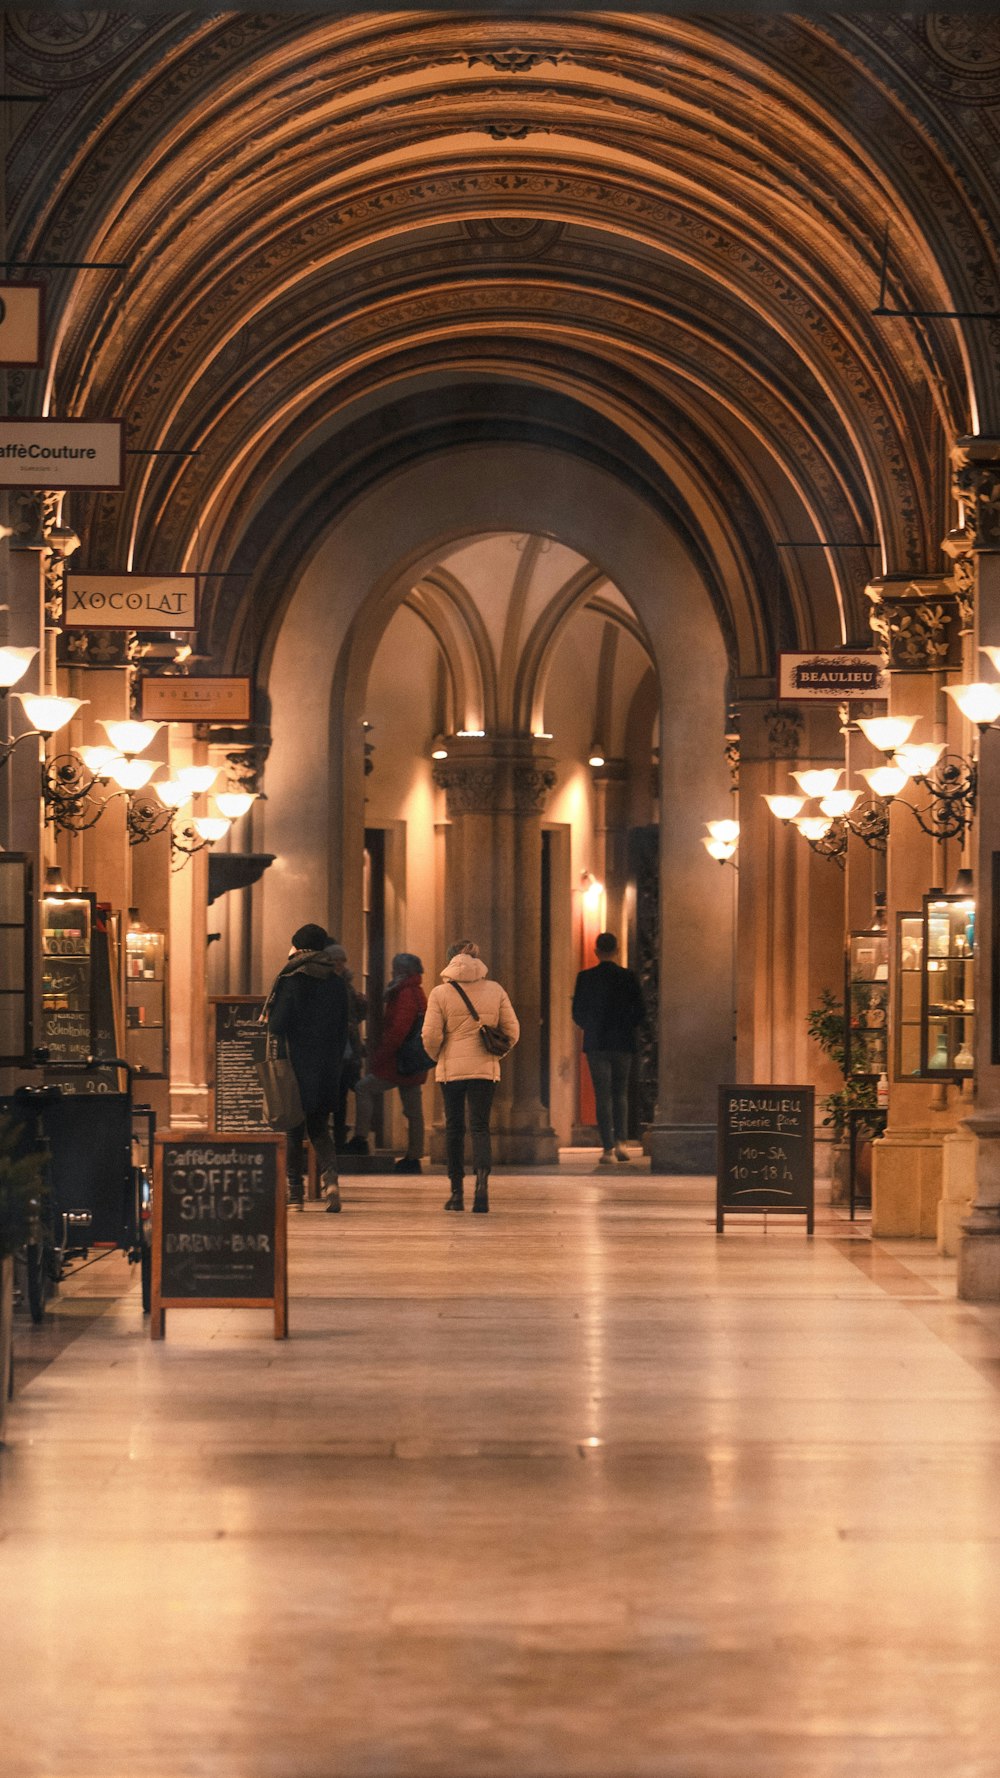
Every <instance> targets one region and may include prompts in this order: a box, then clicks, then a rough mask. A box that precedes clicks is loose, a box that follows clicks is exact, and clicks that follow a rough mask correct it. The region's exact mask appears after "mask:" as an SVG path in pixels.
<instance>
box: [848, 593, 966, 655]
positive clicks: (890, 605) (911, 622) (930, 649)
mask: <svg viewBox="0 0 1000 1778" xmlns="http://www.w3.org/2000/svg"><path fill="white" fill-rule="evenodd" d="M865 595H866V597H867V598H868V599H870V601H871V606H872V609H871V614H870V617H869V622H870V624H871V627H872V629H873V631H874V632H875V635H876V636H878V638H879V639H880V641H881V642H882V645H883V647H884V648H885V649H886V651H887V653H888V656H889V670H890V672H896V673H932V672H941V671H943V670H944V668H946V667H953V666H958V665H959V653H960V648H959V634H960V612H959V606H958V601H957V599H956V597H955V593H954V590H953V587H952V584H951V581H950V579H945V577H944V576H935V577H933V578H931V577H929V578H927V579H923V580H915V579H911V578H910V577H909V576H906V575H901V576H899V577H891V576H886V577H885V578H884V579H879V580H873V581H869V583H868V585H867V586H866V587H865Z"/></svg>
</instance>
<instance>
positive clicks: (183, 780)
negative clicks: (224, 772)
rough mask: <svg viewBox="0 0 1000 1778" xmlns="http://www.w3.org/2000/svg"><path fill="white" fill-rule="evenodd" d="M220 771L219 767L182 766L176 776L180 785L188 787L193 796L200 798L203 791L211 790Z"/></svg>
mask: <svg viewBox="0 0 1000 1778" xmlns="http://www.w3.org/2000/svg"><path fill="white" fill-rule="evenodd" d="M219 769H220V768H219V767H218V766H180V767H179V768H178V771H177V774H176V776H177V780H178V782H179V783H180V784H186V785H187V787H188V789H189V790H190V791H191V793H192V795H193V796H200V795H201V793H202V791H205V790H211V788H212V785H213V784H214V783H215V780H216V778H217V777H218V776H219Z"/></svg>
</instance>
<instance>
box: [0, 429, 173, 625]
mask: <svg viewBox="0 0 1000 1778" xmlns="http://www.w3.org/2000/svg"><path fill="white" fill-rule="evenodd" d="M0 424H2V422H0ZM65 586H66V590H65V596H64V599H63V623H64V624H65V625H66V627H67V629H72V628H73V627H74V626H76V627H77V628H79V629H84V630H194V629H197V627H198V577H197V575H195V574H84V573H82V572H80V571H77V572H74V571H73V569H72V568H71V569H70V570H69V571H68V573H67V575H66V583H65Z"/></svg>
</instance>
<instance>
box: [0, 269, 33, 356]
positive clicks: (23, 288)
mask: <svg viewBox="0 0 1000 1778" xmlns="http://www.w3.org/2000/svg"><path fill="white" fill-rule="evenodd" d="M42 316H43V310H42V286H41V284H0V368H2V369H4V370H6V369H8V368H9V367H10V366H12V365H15V364H41V362H42V326H43V319H42Z"/></svg>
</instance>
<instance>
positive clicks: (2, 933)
mask: <svg viewBox="0 0 1000 1778" xmlns="http://www.w3.org/2000/svg"><path fill="white" fill-rule="evenodd" d="M31 919H32V895H31V859H30V858H29V857H28V855H27V853H25V852H0V1066H3V1067H12V1066H14V1065H15V1064H17V1063H19V1062H27V1061H29V1060H30V1058H31V981H32V975H31V960H32V949H33V947H32V937H31Z"/></svg>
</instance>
